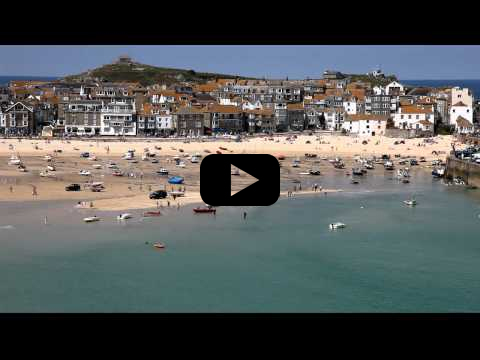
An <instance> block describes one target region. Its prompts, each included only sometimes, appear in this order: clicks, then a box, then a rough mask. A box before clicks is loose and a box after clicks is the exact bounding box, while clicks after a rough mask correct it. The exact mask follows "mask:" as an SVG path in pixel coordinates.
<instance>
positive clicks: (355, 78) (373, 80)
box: [344, 74, 398, 87]
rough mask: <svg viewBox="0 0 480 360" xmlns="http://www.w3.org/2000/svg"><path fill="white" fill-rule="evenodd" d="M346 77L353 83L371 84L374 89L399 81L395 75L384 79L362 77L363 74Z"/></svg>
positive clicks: (368, 76) (347, 75)
mask: <svg viewBox="0 0 480 360" xmlns="http://www.w3.org/2000/svg"><path fill="white" fill-rule="evenodd" d="M344 75H345V76H346V77H349V78H350V79H351V80H352V81H362V82H365V83H370V84H371V85H372V87H374V86H386V85H388V84H390V83H391V82H392V81H398V79H397V77H396V76H395V75H386V76H385V77H384V78H382V77H374V76H371V75H362V74H344Z"/></svg>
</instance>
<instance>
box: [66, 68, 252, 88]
mask: <svg viewBox="0 0 480 360" xmlns="http://www.w3.org/2000/svg"><path fill="white" fill-rule="evenodd" d="M92 78H98V79H101V80H104V81H111V82H122V81H127V82H140V83H141V84H142V85H144V86H147V85H153V84H167V85H170V84H172V83H177V82H179V81H189V82H195V83H204V82H207V81H209V80H214V79H217V78H238V79H246V78H245V77H241V76H236V75H227V74H216V73H206V72H196V71H194V70H185V69H173V68H164V67H157V66H152V65H145V64H140V63H114V64H108V65H103V66H101V67H98V68H96V69H93V70H89V71H87V72H84V73H81V74H77V75H69V76H66V77H65V78H64V80H65V81H69V82H70V81H73V82H76V81H85V80H88V79H92Z"/></svg>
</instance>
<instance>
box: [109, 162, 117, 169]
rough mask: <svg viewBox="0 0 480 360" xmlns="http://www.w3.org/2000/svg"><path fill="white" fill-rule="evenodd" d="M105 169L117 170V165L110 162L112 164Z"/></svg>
mask: <svg viewBox="0 0 480 360" xmlns="http://www.w3.org/2000/svg"><path fill="white" fill-rule="evenodd" d="M107 168H109V169H118V166H117V164H115V163H113V162H112V163H110V164H108V165H107Z"/></svg>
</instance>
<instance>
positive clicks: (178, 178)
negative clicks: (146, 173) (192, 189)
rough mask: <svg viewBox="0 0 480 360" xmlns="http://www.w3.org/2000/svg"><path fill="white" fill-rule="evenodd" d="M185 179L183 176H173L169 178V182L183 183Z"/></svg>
mask: <svg viewBox="0 0 480 360" xmlns="http://www.w3.org/2000/svg"><path fill="white" fill-rule="evenodd" d="M183 181H184V178H183V177H181V176H172V177H171V178H169V179H168V183H169V184H182V183H183Z"/></svg>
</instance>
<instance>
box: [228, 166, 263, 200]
mask: <svg viewBox="0 0 480 360" xmlns="http://www.w3.org/2000/svg"><path fill="white" fill-rule="evenodd" d="M239 169H240V168H236V167H234V166H233V165H232V166H231V171H232V172H231V175H230V180H231V182H230V196H233V195H235V194H237V193H239V192H240V191H242V190H245V189H246V188H247V187H249V186H250V185H253V184H255V183H256V182H258V181H259V180H258V179H257V178H256V177H255V176H252V175H250V174H249V173H247V172H246V171H245V170H243V169H240V170H242V171H243V172H244V173H245V174H244V175H247V177H246V178H245V177H242V182H243V180H246V179H248V180H249V184H248V185H247V186H244V187H243V188H242V189H240V190H233V189H232V184H233V182H234V180H236V178H238V176H237V175H234V172H235V171H238V170H239ZM242 175H243V174H242Z"/></svg>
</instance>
